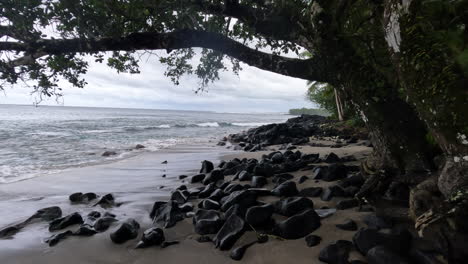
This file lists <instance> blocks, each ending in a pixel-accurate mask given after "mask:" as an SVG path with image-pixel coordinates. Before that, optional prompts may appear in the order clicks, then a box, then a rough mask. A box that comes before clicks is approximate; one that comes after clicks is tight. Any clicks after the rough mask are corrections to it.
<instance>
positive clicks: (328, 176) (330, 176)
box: [322, 164, 347, 182]
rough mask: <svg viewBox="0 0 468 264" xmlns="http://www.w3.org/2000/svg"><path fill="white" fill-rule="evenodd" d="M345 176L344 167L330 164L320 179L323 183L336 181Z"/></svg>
mask: <svg viewBox="0 0 468 264" xmlns="http://www.w3.org/2000/svg"><path fill="white" fill-rule="evenodd" d="M346 176H347V170H346V166H345V165H343V164H332V165H330V166H329V167H328V170H327V172H326V173H325V175H324V176H323V177H322V180H324V181H329V182H330V181H336V180H340V179H344V178H346Z"/></svg>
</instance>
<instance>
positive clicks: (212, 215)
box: [192, 210, 224, 235]
mask: <svg viewBox="0 0 468 264" xmlns="http://www.w3.org/2000/svg"><path fill="white" fill-rule="evenodd" d="M192 221H193V224H194V225H195V232H196V233H197V234H200V235H208V234H216V233H217V232H218V231H219V229H220V228H221V226H223V223H224V220H223V219H222V218H221V215H220V213H219V212H217V211H215V210H198V211H197V212H196V213H195V216H194V217H193V219H192Z"/></svg>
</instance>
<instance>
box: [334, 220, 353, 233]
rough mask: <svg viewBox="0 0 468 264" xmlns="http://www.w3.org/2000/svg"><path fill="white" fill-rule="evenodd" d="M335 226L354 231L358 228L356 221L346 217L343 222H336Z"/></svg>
mask: <svg viewBox="0 0 468 264" xmlns="http://www.w3.org/2000/svg"><path fill="white" fill-rule="evenodd" d="M336 227H338V228H339V229H341V230H346V231H356V230H357V229H358V227H357V224H356V222H354V221H353V220H351V219H346V220H345V221H344V223H342V224H337V225H336Z"/></svg>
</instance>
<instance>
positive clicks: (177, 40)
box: [0, 30, 327, 82]
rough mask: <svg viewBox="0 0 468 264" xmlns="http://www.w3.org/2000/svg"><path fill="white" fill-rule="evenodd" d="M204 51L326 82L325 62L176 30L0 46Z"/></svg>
mask: <svg viewBox="0 0 468 264" xmlns="http://www.w3.org/2000/svg"><path fill="white" fill-rule="evenodd" d="M195 47H199V48H207V49H212V50H216V51H219V52H221V53H224V54H226V55H228V56H230V57H233V58H236V59H238V60H240V61H243V62H245V63H247V64H249V65H251V66H254V67H257V68H260V69H263V70H267V71H271V72H275V73H279V74H283V75H287V76H291V77H296V78H302V79H307V80H315V81H320V82H326V79H327V78H326V76H327V70H326V69H325V68H324V67H325V65H326V60H322V59H319V58H318V57H313V58H311V59H308V60H301V59H293V58H287V57H282V56H277V55H272V54H268V53H264V52H260V51H258V50H255V49H252V48H249V47H247V46H245V45H242V44H241V43H239V42H237V41H235V40H232V39H230V38H228V37H226V36H224V35H222V34H219V33H213V32H205V31H197V30H177V31H174V32H169V33H157V32H146V33H133V34H130V35H129V36H127V37H122V38H102V39H60V40H55V39H52V40H49V39H47V40H46V39H42V40H39V41H36V42H32V43H19V42H0V50H9V51H18V52H21V51H24V52H26V53H28V54H41V53H44V54H63V53H96V52H102V51H135V50H157V49H165V50H167V51H168V52H170V51H171V50H174V49H184V48H195Z"/></svg>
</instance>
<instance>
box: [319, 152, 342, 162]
mask: <svg viewBox="0 0 468 264" xmlns="http://www.w3.org/2000/svg"><path fill="white" fill-rule="evenodd" d="M323 161H324V162H326V163H335V162H340V161H341V159H340V157H338V155H336V154H335V153H333V152H330V153H329V154H327V155H325V157H324V158H323Z"/></svg>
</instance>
